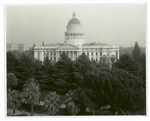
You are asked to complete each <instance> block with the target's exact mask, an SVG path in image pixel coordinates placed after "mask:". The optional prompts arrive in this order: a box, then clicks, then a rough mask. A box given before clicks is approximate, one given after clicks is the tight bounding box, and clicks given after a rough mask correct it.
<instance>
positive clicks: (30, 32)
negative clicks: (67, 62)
mask: <svg viewBox="0 0 150 121" xmlns="http://www.w3.org/2000/svg"><path fill="white" fill-rule="evenodd" d="M146 9H147V8H146V4H74V5H67V4H66V5H61V4H60V5H28V6H27V5H26V6H25V5H17V6H6V13H5V15H6V16H5V17H6V21H5V22H6V41H7V43H10V42H11V43H26V44H29V45H30V46H32V45H33V43H35V44H36V46H41V44H42V41H44V43H45V44H50V43H58V42H60V43H63V42H64V32H65V31H66V27H67V24H68V21H69V20H70V19H71V18H72V14H73V12H74V11H75V12H76V18H78V19H79V20H80V22H81V25H82V27H83V31H84V33H85V35H84V39H85V42H87V43H89V42H99V43H106V44H110V45H119V46H124V47H130V46H134V43H135V41H138V43H139V45H140V46H142V47H143V46H145V42H146V26H147V25H146V21H147V18H146V16H147V15H146V14H147V13H146Z"/></svg>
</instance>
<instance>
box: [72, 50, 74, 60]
mask: <svg viewBox="0 0 150 121" xmlns="http://www.w3.org/2000/svg"><path fill="white" fill-rule="evenodd" d="M72 57H73V58H72V60H73V61H74V51H72Z"/></svg>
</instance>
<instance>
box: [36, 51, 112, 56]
mask: <svg viewBox="0 0 150 121" xmlns="http://www.w3.org/2000/svg"><path fill="white" fill-rule="evenodd" d="M59 53H60V54H61V52H59ZM45 55H53V54H52V52H49V53H48V52H44V56H45ZM54 55H56V52H54ZM76 55H77V53H76ZM87 55H88V56H89V52H87ZM91 55H92V56H93V55H94V53H93V52H91ZM95 55H96V56H97V55H98V53H97V52H96V53H95ZM38 56H40V53H39V52H38ZM100 56H102V52H100ZM107 56H109V52H107Z"/></svg>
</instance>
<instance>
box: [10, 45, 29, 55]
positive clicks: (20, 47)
mask: <svg viewBox="0 0 150 121" xmlns="http://www.w3.org/2000/svg"><path fill="white" fill-rule="evenodd" d="M12 50H18V51H19V52H20V53H22V52H23V51H25V50H29V45H28V44H16V43H7V52H8V51H12Z"/></svg>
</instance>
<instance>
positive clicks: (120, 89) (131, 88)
mask: <svg viewBox="0 0 150 121" xmlns="http://www.w3.org/2000/svg"><path fill="white" fill-rule="evenodd" d="M83 83H84V87H86V89H85V93H86V95H87V96H88V98H89V99H90V100H91V101H92V103H93V109H94V110H98V109H101V107H102V106H106V105H110V106H111V109H112V111H114V112H116V111H117V110H118V109H119V110H122V111H124V112H131V113H133V112H135V111H138V110H140V109H141V108H143V107H144V105H145V104H146V92H145V89H144V88H143V87H142V82H141V80H140V79H139V78H137V77H135V76H133V75H132V74H130V73H128V72H126V71H123V70H120V69H107V68H105V69H101V70H100V71H99V72H95V73H92V72H91V73H90V74H89V75H88V76H86V77H85V78H84V79H83Z"/></svg>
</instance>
